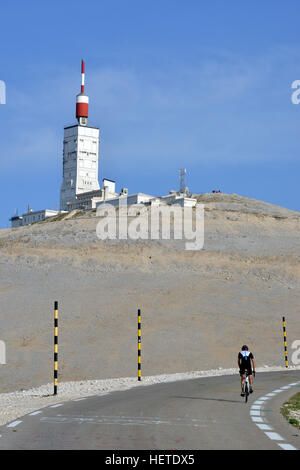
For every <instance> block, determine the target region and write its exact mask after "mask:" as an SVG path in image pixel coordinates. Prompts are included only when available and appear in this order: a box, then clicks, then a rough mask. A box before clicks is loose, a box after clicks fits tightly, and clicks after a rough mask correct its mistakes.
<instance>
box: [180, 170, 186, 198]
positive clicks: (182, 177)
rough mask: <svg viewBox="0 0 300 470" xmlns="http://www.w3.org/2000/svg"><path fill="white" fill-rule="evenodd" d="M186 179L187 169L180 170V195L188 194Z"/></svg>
mask: <svg viewBox="0 0 300 470" xmlns="http://www.w3.org/2000/svg"><path fill="white" fill-rule="evenodd" d="M185 177H186V168H180V170H179V193H180V194H185V192H186V184H185Z"/></svg>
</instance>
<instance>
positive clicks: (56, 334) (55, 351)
mask: <svg viewBox="0 0 300 470" xmlns="http://www.w3.org/2000/svg"><path fill="white" fill-rule="evenodd" d="M57 374H58V302H57V301H55V302H54V393H53V394H54V395H57V380H58V376H57Z"/></svg>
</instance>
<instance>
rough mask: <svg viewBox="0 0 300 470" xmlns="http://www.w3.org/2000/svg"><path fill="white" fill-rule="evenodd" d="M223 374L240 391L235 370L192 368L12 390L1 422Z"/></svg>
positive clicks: (0, 411)
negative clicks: (65, 405)
mask: <svg viewBox="0 0 300 470" xmlns="http://www.w3.org/2000/svg"><path fill="white" fill-rule="evenodd" d="M280 370H286V369H285V368H284V367H267V366H265V367H260V368H257V369H256V371H257V372H272V371H280ZM289 370H291V371H295V370H300V366H293V367H290V368H289ZM220 375H235V376H236V382H237V391H238V390H239V389H238V384H239V377H238V375H237V370H236V369H221V368H220V369H217V370H206V371H193V372H186V373H177V374H164V375H157V376H150V377H143V378H142V381H141V382H138V381H137V378H133V377H125V378H118V379H105V380H86V381H76V382H64V383H60V384H59V386H58V395H56V396H53V395H51V394H52V393H53V384H47V385H42V386H40V387H36V388H31V389H30V390H21V391H17V392H11V393H2V394H0V425H4V424H7V423H9V422H12V421H14V420H15V419H17V418H20V417H21V416H24V415H26V414H28V413H31V412H33V411H36V410H39V409H41V408H44V407H47V406H50V405H53V404H55V403H60V402H65V401H69V400H76V399H80V398H85V397H89V396H93V395H105V394H107V393H111V392H114V391H121V390H128V389H130V388H133V387H142V386H146V385H153V384H158V383H163V382H175V381H178V380H188V379H196V378H200V377H214V376H220Z"/></svg>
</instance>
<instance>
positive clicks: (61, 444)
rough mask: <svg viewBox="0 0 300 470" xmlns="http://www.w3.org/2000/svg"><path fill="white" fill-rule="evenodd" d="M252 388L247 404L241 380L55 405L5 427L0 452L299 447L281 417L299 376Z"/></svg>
mask: <svg viewBox="0 0 300 470" xmlns="http://www.w3.org/2000/svg"><path fill="white" fill-rule="evenodd" d="M290 384H292V385H290ZM254 385H255V392H254V393H253V395H251V396H250V401H249V402H248V403H247V404H245V403H244V402H243V399H242V398H241V397H240V395H239V390H240V389H239V377H238V375H236V376H220V377H210V378H200V379H192V380H186V381H179V382H173V383H164V384H159V385H151V386H141V387H136V388H133V389H131V390H127V391H122V392H113V393H110V394H108V395H104V396H94V397H90V398H85V399H80V400H76V401H70V402H65V403H61V404H58V405H54V406H53V405H52V406H50V407H47V408H43V409H41V410H39V412H35V413H31V414H29V415H26V416H24V417H22V418H20V419H18V420H16V421H14V422H13V423H10V424H8V425H5V426H2V427H0V435H1V437H0V449H14V450H15V449H16V450H17V449H106V450H117V449H124V450H131V449H151V450H156V449H163V450H165V449H172V450H177V449H185V450H186V449H192V450H202V449H208V450H211V449H219V450H221V449H249V450H251V449H274V450H275V449H277V450H280V449H281V450H282V449H287V450H289V449H291V450H292V449H298V448H299V449H300V431H299V430H297V429H296V428H294V427H293V426H291V425H290V424H288V423H287V422H286V420H285V419H284V418H283V417H282V416H281V415H280V412H279V409H280V406H281V405H282V403H283V401H285V400H286V399H287V398H288V397H290V396H291V395H293V394H294V393H296V392H298V391H299V387H300V373H299V372H297V371H295V372H294V371H291V372H289V371H284V372H274V373H273V372H268V373H259V374H257V375H256V380H255V383H254ZM283 387H288V388H283ZM274 391H275V393H274V394H273V392H274ZM269 393H271V395H269ZM266 395H269V396H266ZM260 398H261V399H260Z"/></svg>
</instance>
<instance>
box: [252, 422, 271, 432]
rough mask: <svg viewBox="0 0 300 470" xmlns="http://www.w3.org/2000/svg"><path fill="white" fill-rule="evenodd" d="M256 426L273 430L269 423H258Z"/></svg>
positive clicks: (264, 429)
mask: <svg viewBox="0 0 300 470" xmlns="http://www.w3.org/2000/svg"><path fill="white" fill-rule="evenodd" d="M256 426H258V427H259V429H262V430H263V431H272V430H273V428H272V427H271V426H269V425H268V424H257V425H256Z"/></svg>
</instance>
